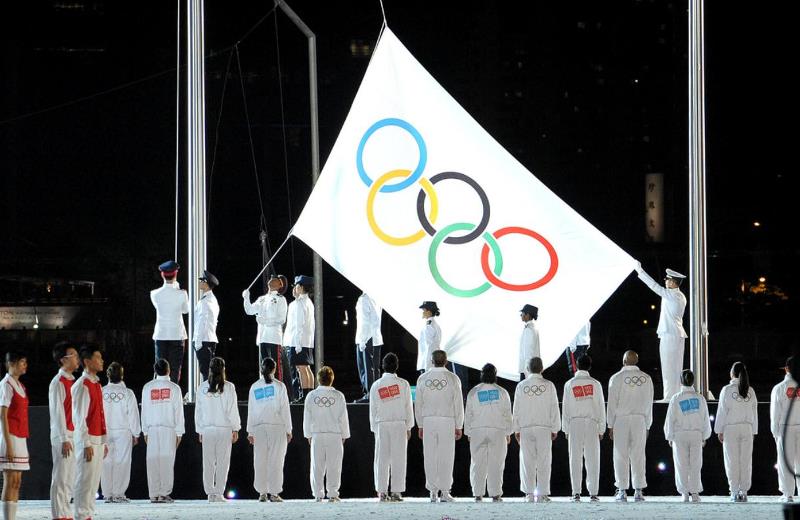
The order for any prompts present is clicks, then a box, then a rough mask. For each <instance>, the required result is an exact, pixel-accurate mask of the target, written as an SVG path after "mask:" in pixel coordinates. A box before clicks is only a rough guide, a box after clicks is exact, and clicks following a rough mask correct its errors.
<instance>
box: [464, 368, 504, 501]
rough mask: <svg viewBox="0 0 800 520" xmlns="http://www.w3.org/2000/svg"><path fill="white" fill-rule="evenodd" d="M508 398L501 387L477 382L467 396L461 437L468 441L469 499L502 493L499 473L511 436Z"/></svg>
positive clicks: (495, 495) (501, 472) (501, 475)
mask: <svg viewBox="0 0 800 520" xmlns="http://www.w3.org/2000/svg"><path fill="white" fill-rule="evenodd" d="M511 432H512V430H511V398H510V397H509V395H508V392H507V391H506V390H505V388H502V387H501V386H498V385H496V384H490V383H480V384H478V385H476V386H475V387H473V388H472V390H470V391H469V393H468V394H467V405H466V409H465V411H464V435H466V436H467V437H468V438H469V451H470V467H469V480H470V484H471V485H472V496H476V497H482V496H483V495H484V494H486V491H487V489H488V491H489V496H491V497H497V496H501V495H502V494H503V470H504V469H505V467H506V454H507V452H508V442H507V440H506V439H507V438H508V436H509V435H511Z"/></svg>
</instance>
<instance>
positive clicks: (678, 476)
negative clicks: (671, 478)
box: [672, 431, 703, 494]
mask: <svg viewBox="0 0 800 520" xmlns="http://www.w3.org/2000/svg"><path fill="white" fill-rule="evenodd" d="M672 460H673V462H674V463H675V487H676V488H678V493H680V494H684V493H700V492H701V491H703V482H702V481H701V480H700V470H702V469H703V436H702V435H701V434H700V432H697V431H689V432H677V433H676V434H675V440H674V441H672Z"/></svg>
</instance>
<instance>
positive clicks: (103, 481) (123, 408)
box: [100, 361, 142, 504]
mask: <svg viewBox="0 0 800 520" xmlns="http://www.w3.org/2000/svg"><path fill="white" fill-rule="evenodd" d="M124 372H125V371H124V370H123V368H122V365H120V364H119V363H117V362H116V361H114V362H113V363H111V364H110V365H108V369H107V370H106V375H107V376H108V384H107V385H106V386H104V387H103V413H104V414H105V416H106V421H107V423H106V427H107V429H108V456H106V458H105V459H104V460H103V472H102V474H101V475H100V487H101V488H102V489H103V495H105V497H106V502H112V503H116V504H125V503H128V502H130V500H129V499H128V497H126V496H125V491H127V490H128V484H130V481H131V454H132V451H133V447H134V446H136V445H137V444H139V435H140V434H141V433H142V427H141V423H140V422H139V406H138V405H137V403H136V394H134V393H133V390H131V389H130V388H128V387H127V386H125V381H123V379H124Z"/></svg>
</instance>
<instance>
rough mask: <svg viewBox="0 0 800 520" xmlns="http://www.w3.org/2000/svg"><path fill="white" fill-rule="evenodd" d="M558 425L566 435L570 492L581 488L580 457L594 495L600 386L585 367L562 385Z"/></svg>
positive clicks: (602, 410)
mask: <svg viewBox="0 0 800 520" xmlns="http://www.w3.org/2000/svg"><path fill="white" fill-rule="evenodd" d="M563 401H564V402H563V409H562V411H561V429H562V430H564V433H566V434H567V435H568V436H569V437H568V439H567V441H568V443H569V470H570V471H569V472H570V481H571V484H572V494H573V495H578V494H580V492H581V480H582V478H581V477H582V476H583V471H582V468H583V461H584V460H585V461H586V488H587V489H588V491H589V495H592V496H595V495H597V493H598V491H599V486H600V436H601V435H603V433H605V430H606V407H605V400H604V399H603V387H602V386H601V385H600V382H599V381H598V380H597V379H594V378H593V377H591V376H590V375H589V372H587V371H586V370H578V371H577V372H575V377H573V378H572V379H570V380H569V381H567V383H566V384H565V385H564V397H563Z"/></svg>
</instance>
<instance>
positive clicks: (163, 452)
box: [142, 376, 185, 498]
mask: <svg viewBox="0 0 800 520" xmlns="http://www.w3.org/2000/svg"><path fill="white" fill-rule="evenodd" d="M184 432H185V426H184V417H183V396H182V395H181V387H179V386H178V385H176V384H175V383H173V382H172V381H170V380H169V376H156V378H155V379H153V380H152V381H148V382H147V383H145V385H144V388H142V433H144V435H145V438H146V439H147V456H146V460H147V488H148V490H149V495H150V498H156V497H161V496H169V494H170V493H172V484H173V482H174V477H175V450H176V449H177V444H178V440H179V438H180V437H182V436H183V434H184Z"/></svg>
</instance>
